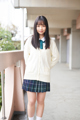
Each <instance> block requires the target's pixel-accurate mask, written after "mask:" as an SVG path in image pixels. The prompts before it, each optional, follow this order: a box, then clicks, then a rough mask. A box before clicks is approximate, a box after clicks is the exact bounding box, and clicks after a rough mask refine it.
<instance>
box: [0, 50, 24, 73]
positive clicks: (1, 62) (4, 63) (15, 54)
mask: <svg viewBox="0 0 80 120" xmlns="http://www.w3.org/2000/svg"><path fill="white" fill-rule="evenodd" d="M23 52H24V51H23V50H13V51H2V52H0V72H1V71H2V70H4V69H5V68H7V67H8V66H11V65H12V64H16V62H17V61H18V60H21V59H23Z"/></svg>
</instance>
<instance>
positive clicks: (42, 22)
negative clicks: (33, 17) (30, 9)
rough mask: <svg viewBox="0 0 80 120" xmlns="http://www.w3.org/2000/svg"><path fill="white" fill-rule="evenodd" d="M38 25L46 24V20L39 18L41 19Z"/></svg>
mask: <svg viewBox="0 0 80 120" xmlns="http://www.w3.org/2000/svg"><path fill="white" fill-rule="evenodd" d="M37 25H45V22H44V21H43V20H39V21H38V22H37Z"/></svg>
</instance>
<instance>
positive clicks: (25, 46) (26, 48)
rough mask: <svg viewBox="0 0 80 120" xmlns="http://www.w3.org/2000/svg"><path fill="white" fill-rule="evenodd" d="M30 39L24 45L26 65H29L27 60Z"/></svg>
mask: <svg viewBox="0 0 80 120" xmlns="http://www.w3.org/2000/svg"><path fill="white" fill-rule="evenodd" d="M29 45H30V39H29V38H28V39H27V40H26V42H25V45H24V60H25V65H27V60H28V57H29V55H30V46H29Z"/></svg>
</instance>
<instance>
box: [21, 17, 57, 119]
mask: <svg viewBox="0 0 80 120" xmlns="http://www.w3.org/2000/svg"><path fill="white" fill-rule="evenodd" d="M24 60H25V64H26V69H25V74H24V80H23V85H22V89H24V90H25V91H26V92H27V96H28V107H27V111H28V118H29V120H34V113H35V102H36V99H37V112H36V120H42V115H43V111H44V100H45V96H46V92H50V70H51V68H52V67H53V66H54V65H55V64H56V63H57V62H58V60H59V52H58V49H57V46H56V44H55V42H54V40H52V39H50V37H49V28H48V21H47V19H46V17H44V16H38V17H37V18H36V20H35V22H34V34H33V35H32V36H29V37H28V39H27V40H26V43H25V47H24ZM36 93H37V96H36Z"/></svg>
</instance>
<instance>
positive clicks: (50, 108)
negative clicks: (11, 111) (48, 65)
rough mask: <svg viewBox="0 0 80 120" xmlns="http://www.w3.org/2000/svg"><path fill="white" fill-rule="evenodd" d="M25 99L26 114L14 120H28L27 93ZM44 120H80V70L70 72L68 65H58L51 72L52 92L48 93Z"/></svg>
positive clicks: (17, 116) (15, 117)
mask: <svg viewBox="0 0 80 120" xmlns="http://www.w3.org/2000/svg"><path fill="white" fill-rule="evenodd" d="M24 97H25V106H26V114H25V115H16V116H14V117H13V120H27V94H26V92H25V94H24ZM35 107H36V105H35ZM35 116H36V112H35ZM34 120H36V119H34ZM42 120H80V69H73V70H69V68H68V65H67V64H65V63H57V64H56V65H55V66H54V68H53V69H52V70H51V91H50V92H47V93H46V98H45V107H44V113H43V117H42Z"/></svg>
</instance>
